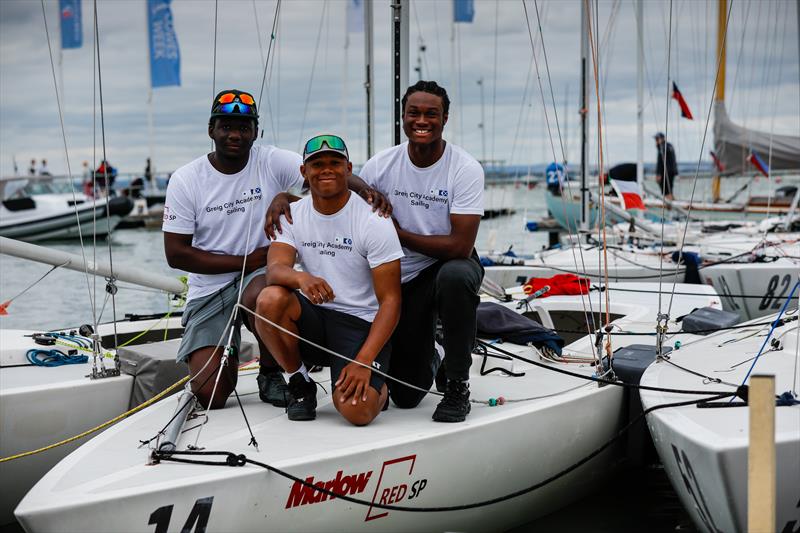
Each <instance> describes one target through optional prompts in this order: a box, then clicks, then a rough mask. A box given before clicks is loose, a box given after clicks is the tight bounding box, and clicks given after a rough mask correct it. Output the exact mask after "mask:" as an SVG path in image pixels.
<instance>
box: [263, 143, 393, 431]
mask: <svg viewBox="0 0 800 533" xmlns="http://www.w3.org/2000/svg"><path fill="white" fill-rule="evenodd" d="M351 171H352V164H351V163H350V160H349V156H348V153H347V148H346V146H345V144H344V141H343V140H342V139H341V138H339V137H336V136H335V135H318V136H316V137H313V138H311V139H310V140H309V141H308V142H307V143H306V146H305V149H304V150H303V165H302V166H301V167H300V172H301V173H302V174H303V176H304V177H305V178H306V179H307V180H308V184H309V186H310V188H311V196H310V197H306V198H304V199H302V200H299V201H298V202H295V203H294V204H293V205H292V224H289V223H288V222H286V220H285V217H281V218H282V219H283V220H281V227H282V233H280V234H277V235H276V239H275V241H274V242H273V243H272V245H271V246H270V249H269V253H268V256H267V272H268V274H267V287H266V288H265V289H263V290H262V291H261V293H260V294H259V297H258V301H257V309H258V313H259V314H260V315H262V316H264V317H266V318H268V319H269V320H271V321H272V322H274V323H276V324H279V325H280V326H281V327H283V328H286V329H287V330H289V331H292V332H294V333H296V334H298V335H300V336H302V337H303V338H305V339H308V340H310V341H312V342H314V343H316V344H318V345H321V346H325V347H326V348H328V349H330V350H332V351H334V352H336V353H338V354H341V355H343V356H345V357H347V358H348V359H347V360H344V359H341V358H339V357H336V356H333V355H330V354H328V353H327V352H323V351H322V350H319V349H318V348H315V347H313V346H311V345H309V344H308V343H305V342H301V341H299V340H298V339H297V338H296V337H293V336H291V335H288V334H286V333H283V332H281V331H280V330H278V329H277V328H275V327H273V326H271V325H270V324H268V323H267V322H265V321H263V320H256V323H257V326H256V327H257V330H258V334H259V336H260V337H261V339H262V340H263V341H264V343H265V344H266V345H267V348H268V349H269V351H270V353H271V354H273V356H274V357H275V359H276V361H277V362H278V364H280V365H281V367H283V369H284V372H285V373H286V378H287V381H288V383H289V392H290V398H289V404H288V407H287V414H288V416H289V420H313V419H314V418H315V417H316V405H317V393H316V388H317V386H316V383H314V382H313V381H312V380H311V378H310V377H309V376H308V371H307V369H306V363H308V364H309V365H315V364H323V365H326V366H328V365H329V366H330V367H331V383H333V392H332V395H333V404H334V406H335V407H336V409H337V410H338V411H339V412H340V413H341V414H342V416H344V417H345V418H346V419H347V420H348V421H350V422H351V423H353V424H355V425H359V426H362V425H366V424H369V423H370V422H371V421H372V420H373V419H374V418H375V417H376V416H377V415H378V413H380V411H381V408H382V407H383V406H384V405H385V404H386V402H387V399H388V392H387V387H386V383H385V380H384V377H383V376H382V375H380V374H376V373H375V372H372V370H371V369H372V368H374V369H376V370H380V371H381V372H383V373H386V372H387V371H388V369H389V356H390V351H391V345H390V344H388V341H389V339H390V338H391V335H392V332H393V331H394V328H395V326H396V325H397V321H398V319H399V316H400V258H401V257H402V256H403V251H402V248H401V247H400V241H399V239H398V238H397V232H396V231H395V229H394V226H393V224H392V222H391V220H389V219H387V218H382V217H381V216H380V215H379V214H378V213H376V212H373V210H372V208H371V207H370V206H369V204H367V203H366V202H365V201H364V200H362V199H361V198H360V197H358V196H357V195H355V194H352V193H351V192H350V191H349V190H348V189H347V176H348V175H350V173H351ZM295 257H298V258H299V260H300V264H301V266H302V268H303V270H302V271H297V270H294V268H293V267H294V262H295ZM359 363H361V364H359Z"/></svg>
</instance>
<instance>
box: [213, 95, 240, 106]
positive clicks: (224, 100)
mask: <svg viewBox="0 0 800 533" xmlns="http://www.w3.org/2000/svg"><path fill="white" fill-rule="evenodd" d="M234 98H236V95H235V94H234V93H225V94H223V95H220V97H219V98H217V102H218V103H220V104H230V103H231V102H233V100H234Z"/></svg>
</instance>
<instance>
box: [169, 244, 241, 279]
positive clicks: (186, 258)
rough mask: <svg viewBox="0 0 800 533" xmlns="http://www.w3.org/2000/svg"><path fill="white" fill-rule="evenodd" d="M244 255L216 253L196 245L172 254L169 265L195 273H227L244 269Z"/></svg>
mask: <svg viewBox="0 0 800 533" xmlns="http://www.w3.org/2000/svg"><path fill="white" fill-rule="evenodd" d="M243 261H245V256H243V255H224V254H214V253H211V252H208V251H206V250H201V249H199V248H195V247H193V246H192V247H189V248H186V249H183V250H181V251H179V252H177V253H174V254H172V256H171V257H170V258H169V261H168V262H169V266H171V267H172V268H177V269H180V270H184V271H186V272H192V273H193V274H226V273H228V272H237V271H240V270H241V269H242V262H243Z"/></svg>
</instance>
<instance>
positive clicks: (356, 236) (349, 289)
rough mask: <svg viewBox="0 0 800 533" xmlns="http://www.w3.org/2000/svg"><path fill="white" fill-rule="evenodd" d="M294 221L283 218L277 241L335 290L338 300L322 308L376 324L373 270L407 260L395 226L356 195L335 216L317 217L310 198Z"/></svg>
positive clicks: (295, 207)
mask: <svg viewBox="0 0 800 533" xmlns="http://www.w3.org/2000/svg"><path fill="white" fill-rule="evenodd" d="M292 220H293V221H294V222H293V223H292V224H289V223H288V222H286V220H285V219H284V218H283V217H281V228H282V229H283V233H278V234H277V238H276V239H275V242H282V243H285V244H288V245H289V246H291V247H293V248H294V249H295V250H297V256H298V258H299V260H300V265H301V266H302V268H303V270H305V271H306V272H308V273H310V274H312V275H314V276H317V277H320V278H322V279H324V280H325V281H327V282H328V285H330V286H331V288H332V289H333V293H334V294H335V295H336V296H335V298H334V300H333V301H332V302H327V303H323V304H322V306H323V307H327V308H329V309H335V310H336V311H341V312H342V313H347V314H349V315H353V316H357V317H358V318H363V319H364V320H366V321H367V322H372V321H373V320H374V319H375V314H376V313H377V312H378V299H377V297H376V296H375V288H374V286H373V284H372V272H371V269H373V268H376V267H378V266H380V265H382V264H384V263H388V262H390V261H394V260H396V259H400V258H401V257H403V249H402V248H401V247H400V240H399V239H398V238H397V232H396V231H395V229H394V224H393V223H392V221H391V220H390V219H388V218H383V217H381V216H379V215H378V214H377V213H373V212H372V208H371V207H370V206H369V204H367V203H366V202H365V201H364V200H362V199H361V198H359V196H358V195H356V194H353V193H350V199H349V200H348V201H347V203H346V204H345V206H344V207H343V208H342V209H340V210H339V211H338V212H336V213H334V214H332V215H323V214H322V213H319V212H317V210H316V209H314V204H313V203H312V199H311V197H310V196H307V197H305V198H303V199H302V200H299V201H297V202H294V203H293V204H292Z"/></svg>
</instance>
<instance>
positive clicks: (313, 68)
mask: <svg viewBox="0 0 800 533" xmlns="http://www.w3.org/2000/svg"><path fill="white" fill-rule="evenodd" d="M327 11H328V0H324V1H323V3H322V10H321V12H320V17H319V28H317V44H316V45H315V46H314V58H313V59H312V61H311V75H310V76H309V79H308V90H307V91H306V103H305V105H304V106H303V119H302V120H301V121H300V137H299V138H298V139H297V146H299V147H302V146H303V134H304V130H305V127H306V117H307V115H308V104H309V102H311V88H312V87H313V86H314V72H315V71H316V69H317V55H318V54H319V43H320V39H321V38H322V25H323V23H324V22H325V15H326V13H327Z"/></svg>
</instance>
